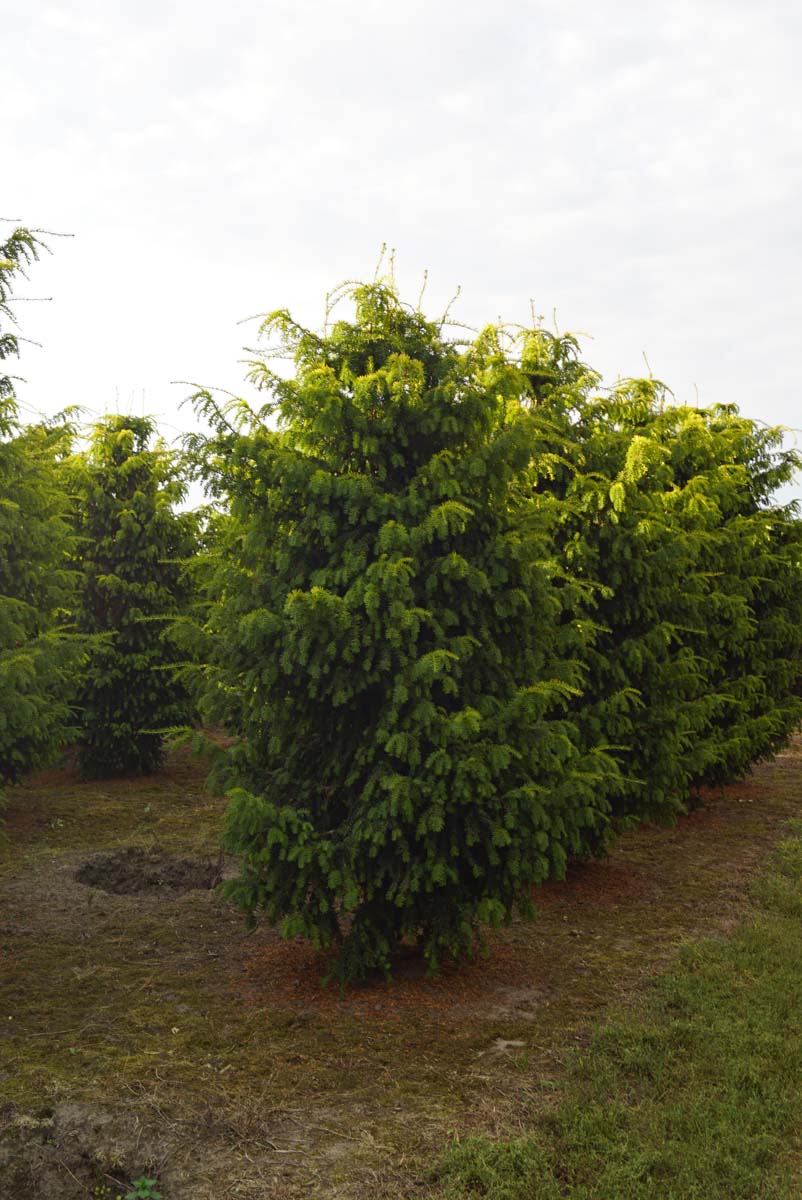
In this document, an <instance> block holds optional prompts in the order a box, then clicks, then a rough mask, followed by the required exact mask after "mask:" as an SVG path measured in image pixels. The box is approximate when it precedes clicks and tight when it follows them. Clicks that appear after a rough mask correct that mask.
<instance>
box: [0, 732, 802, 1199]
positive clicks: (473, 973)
mask: <svg viewBox="0 0 802 1200" xmlns="http://www.w3.org/2000/svg"><path fill="white" fill-rule="evenodd" d="M222 808H223V802H222V801H221V800H220V799H219V798H215V797H211V796H209V795H207V794H206V793H205V791H204V789H203V771H202V769H201V768H199V767H198V765H197V764H195V763H193V762H192V760H191V759H190V758H189V757H188V756H187V755H186V754H185V753H184V752H179V753H177V754H176V755H175V757H174V758H173V760H172V761H171V762H170V764H169V765H168V768H167V769H166V770H165V771H164V772H163V773H161V774H160V775H158V776H153V777H150V778H147V779H142V780H138V781H120V782H114V783H109V782H105V783H104V782H98V781H93V782H81V781H80V780H79V779H78V778H77V777H76V776H75V774H74V773H72V772H71V771H70V770H69V769H67V768H65V769H63V770H59V771H51V772H48V773H47V774H46V775H39V776H37V777H34V778H32V779H30V780H29V781H28V782H27V784H26V785H25V786H24V787H20V788H17V789H16V790H15V791H14V792H12V794H11V795H10V798H9V805H8V808H7V810H6V813H5V821H6V832H7V834H8V838H9V840H8V844H7V845H6V847H5V848H4V849H3V850H1V851H0V914H2V915H0V955H2V958H1V959H0V962H1V963H2V976H0V1038H2V1045H1V1046H0V1089H2V1095H3V1098H4V1100H7V1101H8V1103H9V1105H14V1106H15V1107H14V1108H13V1109H12V1108H11V1107H7V1108H6V1110H5V1112H6V1118H5V1119H6V1120H7V1121H9V1120H11V1119H12V1117H13V1115H14V1113H17V1114H18V1113H19V1112H27V1113H40V1114H41V1113H49V1112H51V1111H52V1110H53V1109H54V1108H55V1109H57V1110H58V1106H59V1105H62V1106H63V1105H64V1104H65V1103H67V1102H69V1103H77V1104H79V1105H85V1106H87V1111H94V1110H97V1111H98V1112H103V1113H105V1114H109V1113H111V1114H113V1116H114V1121H115V1125H114V1128H115V1130H116V1131H117V1132H116V1134H115V1136H116V1137H117V1141H118V1143H119V1144H120V1145H124V1148H125V1156H126V1169H127V1170H130V1172H134V1173H135V1172H136V1171H137V1170H139V1169H140V1167H142V1166H144V1165H145V1164H150V1165H152V1167H153V1169H154V1170H158V1171H159V1178H160V1180H161V1182H162V1184H163V1187H162V1190H163V1192H164V1195H165V1200H207V1198H209V1200H211V1198H212V1197H214V1198H215V1200H223V1198H224V1197H229V1196H230V1197H232V1198H233V1197H239V1198H240V1200H243V1198H244V1200H257V1197H258V1198H259V1200H261V1198H262V1197H264V1196H266V1195H270V1196H271V1197H276V1198H286V1200H292V1198H294V1197H296V1196H308V1195H310V1194H312V1195H315V1196H321V1197H326V1196H328V1197H335V1196H336V1197H357V1196H359V1197H365V1196H370V1197H377V1198H379V1197H388V1198H389V1197H391V1196H392V1197H399V1196H403V1195H413V1194H415V1188H416V1182H415V1181H416V1180H417V1179H419V1178H420V1177H421V1162H425V1161H426V1160H427V1159H428V1158H429V1157H430V1156H431V1155H432V1154H433V1153H434V1152H436V1151H437V1150H438V1149H439V1148H440V1147H441V1146H442V1145H443V1144H444V1142H445V1141H446V1140H448V1138H449V1137H450V1136H451V1135H452V1134H453V1133H454V1132H456V1133H458V1134H459V1135H460V1136H463V1135H465V1134H467V1133H470V1132H476V1131H487V1132H490V1133H502V1134H503V1135H504V1136H507V1137H509V1136H511V1135H513V1134H514V1133H515V1132H516V1131H517V1130H519V1129H522V1128H524V1126H525V1125H526V1123H527V1121H528V1120H529V1119H530V1117H531V1114H532V1113H533V1112H534V1111H536V1110H539V1109H541V1108H542V1106H543V1105H544V1104H548V1103H549V1097H550V1095H551V1091H552V1084H551V1081H552V1080H553V1079H554V1078H555V1077H556V1076H558V1075H559V1073H560V1071H561V1064H562V1061H563V1059H564V1057H565V1054H566V1052H567V1050H569V1048H570V1047H572V1046H574V1045H576V1044H577V1042H578V1041H579V1042H581V1041H582V1040H583V1039H584V1038H586V1036H587V1030H588V1025H589V1022H590V1021H591V1019H593V1018H598V1017H599V1016H600V1015H603V1014H604V1013H605V1012H606V1011H607V1010H608V1009H609V1008H611V1007H612V1008H614V1009H616V1010H619V1009H620V1008H621V1006H622V1005H623V1006H627V1005H629V1006H632V1005H637V1004H639V1003H640V1000H639V997H640V995H641V991H640V987H639V985H640V983H641V981H642V980H643V977H644V976H646V975H650V974H652V973H653V972H654V971H655V970H657V969H658V968H659V967H660V966H661V965H662V964H663V963H664V962H665V961H666V959H667V958H668V957H670V956H671V955H672V954H673V953H674V950H675V948H676V946H677V944H678V943H679V942H680V941H682V940H683V939H685V938H687V937H688V936H692V935H695V934H698V933H700V932H704V933H709V932H715V931H725V930H727V929H729V928H731V927H732V925H733V924H734V923H735V922H736V921H738V920H739V919H740V916H741V914H742V912H743V909H744V906H745V904H746V892H747V886H748V882H749V880H750V878H751V877H752V875H753V874H754V873H755V871H756V870H757V868H758V867H759V866H760V865H761V864H762V862H763V861H764V860H765V859H766V857H767V855H768V852H769V851H770V849H771V847H772V846H773V845H774V844H775V843H776V841H777V840H778V838H779V837H780V833H781V830H782V828H783V826H784V825H785V824H786V823H787V821H788V820H789V819H790V818H792V817H798V816H799V815H800V812H802V748H800V747H799V746H796V747H794V748H793V749H792V750H791V751H789V753H788V754H786V755H784V756H782V757H781V758H780V759H778V760H777V761H776V762H774V763H771V764H766V765H764V766H762V767H760V768H759V769H757V770H756V771H755V772H754V774H753V775H752V776H750V778H749V779H748V780H747V781H746V782H745V783H744V784H742V785H741V786H739V787H737V788H733V789H729V790H728V791H727V792H726V793H723V794H720V795H716V796H710V797H707V801H706V807H705V808H703V809H702V810H700V811H698V812H696V813H694V814H693V815H691V816H690V817H688V818H685V819H684V820H683V821H681V822H680V824H679V826H677V828H675V829H672V830H662V829H655V828H651V827H649V828H644V829H643V830H641V831H639V832H638V833H635V834H632V835H629V836H628V837H626V838H625V839H624V840H623V841H622V843H621V844H620V846H619V847H618V848H617V849H616V851H615V853H614V854H613V855H612V856H611V857H610V859H608V860H607V861H605V862H602V863H594V864H587V865H579V866H577V867H576V868H575V869H574V870H573V871H572V873H571V875H570V878H569V880H568V881H567V882H566V883H565V884H554V885H549V886H548V887H546V888H542V889H540V891H539V894H538V897H537V900H538V907H539V910H540V916H539V919H538V920H537V921H536V922H534V923H532V924H523V923H514V924H513V925H511V926H510V927H509V928H507V929H505V930H503V931H502V932H500V933H499V934H494V935H492V936H491V937H490V939H489V941H490V947H491V951H492V952H491V954H490V956H489V957H487V958H480V959H477V960H476V961H475V962H473V963H470V964H468V965H467V966H466V967H463V968H462V969H456V968H452V969H448V970H446V971H445V972H444V973H443V975H442V976H441V977H439V978H438V979H435V980H426V979H415V978H409V979H401V980H398V981H396V982H394V983H393V984H390V985H386V984H382V985H379V986H376V987H373V988H370V989H361V990H352V991H350V992H349V993H348V994H347V995H346V996H345V997H344V998H342V999H341V998H340V997H339V996H338V995H337V992H336V991H335V990H331V989H326V988H324V987H322V985H321V984H320V977H321V975H322V974H323V973H324V966H325V964H324V961H323V960H322V959H321V957H320V956H319V955H316V954H315V953H314V952H312V951H311V950H310V949H309V948H308V947H307V946H306V945H304V944H301V943H285V942H282V941H280V940H279V939H278V938H277V937H276V936H275V934H274V933H273V932H272V931H271V930H269V929H265V928H259V929H257V931H256V932H255V933H254V934H252V935H248V934H246V933H245V931H244V929H243V927H242V923H241V919H240V917H239V916H238V915H237V914H236V913H234V912H232V911H230V910H229V909H228V908H227V907H226V906H225V905H223V904H222V903H221V902H220V901H219V900H218V899H217V898H216V896H215V895H214V894H213V893H208V892H199V891H193V892H187V893H184V894H172V893H170V894H168V893H159V894H154V893H143V894H139V895H136V896H116V895H108V894H106V893H104V892H102V891H99V890H94V889H88V888H86V887H84V886H82V885H81V884H79V883H77V882H75V880H74V879H73V873H74V871H75V869H76V868H77V867H78V866H79V865H80V864H81V863H82V862H84V861H85V859H86V858H87V857H88V855H89V854H90V853H93V852H95V851H97V850H98V849H102V848H113V847H116V846H123V845H137V846H142V847H146V848H149V847H153V846H155V845H158V846H161V847H162V848H164V849H166V850H169V851H173V852H175V853H178V854H181V855H197V856H201V857H202V856H216V853H217V836H218V831H219V826H220V821H221V814H222ZM506 1042H512V1043H522V1045H520V1046H516V1045H512V1046H506V1047H504V1046H503V1045H502V1043H506ZM0 1111H2V1110H0ZM59 1111H60V1110H59ZM120 1130H122V1132H120ZM105 1136H106V1135H104V1134H102V1132H101V1133H100V1134H98V1146H97V1149H98V1153H99V1154H100V1155H101V1158H102V1157H103V1155H106V1157H107V1158H108V1154H109V1153H110V1152H109V1151H108V1148H107V1146H106V1145H105V1143H104V1137H105ZM106 1141H108V1138H106ZM131 1159H136V1161H128V1160H131ZM67 1165H68V1166H69V1163H68V1164H67ZM79 1175H80V1173H79ZM78 1182H79V1183H80V1179H79V1181H78ZM77 1186H78V1184H76V1185H73V1184H72V1183H71V1182H70V1179H69V1177H68V1176H65V1182H64V1187H63V1190H62V1191H61V1192H60V1193H59V1200H72V1194H73V1193H71V1192H70V1188H71V1187H72V1188H74V1187H77ZM81 1186H82V1185H81ZM31 1194H32V1195H34V1194H36V1193H31ZM44 1194H45V1193H42V1195H44ZM84 1194H85V1193H83V1192H81V1191H80V1190H74V1195H75V1196H76V1197H79V1196H83V1195H84ZM86 1194H88V1195H91V1191H90V1192H89V1193H86ZM15 1200H16V1198H15ZM20 1200H25V1198H24V1197H20Z"/></svg>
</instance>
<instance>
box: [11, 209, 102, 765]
mask: <svg viewBox="0 0 802 1200" xmlns="http://www.w3.org/2000/svg"><path fill="white" fill-rule="evenodd" d="M41 248H42V243H41V241H40V240H39V239H38V238H37V236H36V235H35V234H34V233H32V232H31V231H29V230H27V229H15V230H13V232H12V233H11V234H10V236H9V237H8V238H7V239H6V241H5V242H4V243H0V786H2V784H3V783H8V782H10V781H13V780H16V779H18V778H19V777H20V775H22V774H24V773H25V772H27V771H30V770H31V769H32V768H34V767H36V766H39V765H41V764H43V763H45V762H47V761H48V760H49V759H51V758H52V757H53V756H54V755H55V754H56V753H57V751H58V749H59V747H60V746H61V744H62V742H63V741H64V740H65V738H67V737H68V736H69V733H70V729H71V725H72V710H71V704H70V702H71V698H72V695H73V692H74V682H73V681H74V676H75V673H76V672H77V670H78V667H79V663H80V659H81V655H82V653H83V647H82V643H81V641H80V639H77V638H75V637H74V636H71V635H70V633H69V631H68V630H67V629H65V628H64V617H65V610H66V608H67V606H68V605H69V603H70V598H71V591H72V584H71V575H70V571H69V553H70V547H71V534H70V527H69V523H68V520H67V516H68V511H69V500H68V497H67V492H66V489H65V482H64V479H63V477H62V470H61V460H62V459H63V457H64V454H65V453H66V451H67V449H68V447H69V438H70V429H69V426H68V424H66V423H65V422H63V421H61V420H59V419H57V420H56V421H54V422H51V423H49V424H48V423H46V422H40V423H34V424H31V425H29V426H27V427H23V425H22V424H21V423H20V420H19V409H18V403H17V396H16V389H15V380H14V378H13V377H12V376H11V375H10V374H8V373H7V371H6V369H5V363H6V362H7V361H8V360H9V359H12V358H15V357H17V355H18V353H19V341H20V339H19V334H18V333H17V327H16V323H15V320H14V313H13V310H12V303H13V296H14V287H15V284H16V283H17V282H18V280H19V277H20V276H23V277H24V274H25V267H26V266H27V265H28V264H30V263H32V262H33V261H34V260H35V259H36V258H37V257H38V254H39V251H40V249H41Z"/></svg>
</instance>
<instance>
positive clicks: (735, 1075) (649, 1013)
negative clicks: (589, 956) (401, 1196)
mask: <svg viewBox="0 0 802 1200" xmlns="http://www.w3.org/2000/svg"><path fill="white" fill-rule="evenodd" d="M753 898H754V906H755V907H754V911H753V912H752V913H751V915H750V917H749V919H748V920H747V921H746V922H745V923H744V924H743V925H742V926H741V927H740V928H738V929H737V930H736V932H734V933H733V934H732V935H731V936H730V937H728V938H726V939H708V940H705V941H699V942H695V943H692V944H687V945H685V946H684V947H683V949H682V951H681V953H680V957H679V961H678V964H677V966H676V968H675V969H674V970H672V971H670V972H668V973H666V974H663V975H661V976H660V977H658V978H657V979H656V980H655V981H654V982H653V984H652V986H651V987H650V989H649V990H648V993H647V996H646V998H645V1000H644V1002H643V1004H642V1006H641V1007H640V1008H639V1010H638V1011H637V1012H634V1013H632V1014H629V1015H626V1016H624V1017H621V1018H619V1019H618V1020H616V1021H614V1022H611V1023H610V1024H608V1025H606V1026H605V1027H604V1028H602V1029H601V1030H599V1031H598V1032H597V1033H596V1034H595V1036H594V1037H593V1039H592V1041H591V1042H590V1045H589V1046H588V1048H587V1049H586V1050H584V1051H583V1052H581V1053H577V1054H575V1055H574V1057H573V1058H572V1060H571V1062H570V1064H569V1067H568V1070H567V1073H566V1074H565V1076H564V1077H563V1078H562V1080H561V1082H560V1084H559V1085H558V1087H557V1088H556V1090H555V1091H554V1092H552V1094H551V1100H550V1102H549V1103H548V1105H543V1106H541V1108H540V1110H539V1112H538V1113H537V1115H536V1116H535V1117H534V1119H533V1123H532V1127H531V1129H530V1131H529V1132H527V1133H526V1134H525V1135H524V1136H518V1137H516V1138H514V1139H511V1140H508V1141H493V1140H492V1139H490V1138H488V1137H486V1136H481V1137H474V1138H470V1139H468V1140H466V1141H463V1142H461V1143H457V1144H454V1145H452V1146H451V1147H450V1149H449V1150H448V1151H447V1152H446V1153H445V1154H444V1155H443V1156H442V1158H441V1160H440V1162H439V1163H438V1165H437V1167H436V1169H435V1172H434V1179H433V1185H434V1186H433V1192H432V1195H435V1196H438V1197H442V1200H446V1198H448V1200H457V1198H460V1200H466V1198H469V1197H470V1198H472V1197H479V1196H481V1197H485V1198H486V1200H566V1198H570V1200H622V1197H626V1200H647V1198H648V1200H696V1198H698V1200H719V1198H720V1200H747V1198H748V1200H758V1198H760V1200H792V1198H797V1197H799V1195H800V1183H799V1135H800V1133H801V1132H802V1002H801V1001H800V997H802V826H796V827H795V828H794V830H793V836H791V837H790V838H788V839H787V840H785V841H784V842H782V843H781V845H780V846H779V848H778V852H777V855H776V857H775V860H774V862H773V864H772V869H771V871H770V872H769V873H767V874H765V875H763V876H762V877H761V878H760V879H759V880H758V881H757V883H756V884H755V886H754V889H753Z"/></svg>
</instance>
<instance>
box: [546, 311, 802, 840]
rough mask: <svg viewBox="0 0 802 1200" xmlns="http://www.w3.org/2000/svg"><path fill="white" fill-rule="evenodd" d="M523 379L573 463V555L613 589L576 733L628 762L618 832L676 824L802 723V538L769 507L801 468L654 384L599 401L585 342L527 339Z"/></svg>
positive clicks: (729, 414)
mask: <svg viewBox="0 0 802 1200" xmlns="http://www.w3.org/2000/svg"><path fill="white" fill-rule="evenodd" d="M544 363H545V364H547V365H548V368H549V369H548V370H545V371H544V369H543V364H544ZM523 367H524V369H526V370H527V371H528V372H529V373H530V378H532V379H533V387H534V388H535V390H536V392H537V394H538V400H539V405H540V409H541V411H542V412H543V413H544V415H548V417H549V419H550V420H552V421H553V422H554V424H555V426H556V427H558V428H560V429H561V430H562V437H563V442H564V445H565V447H566V456H567V459H568V460H569V461H567V462H566V463H565V464H564V466H563V469H562V470H561V471H560V472H558V473H556V475H555V477H554V480H553V482H552V486H553V488H554V491H555V494H556V495H557V496H558V498H559V499H560V501H561V502H562V503H561V519H560V530H559V534H558V539H557V541H558V552H559V554H560V556H561V557H562V558H563V560H564V561H565V564H566V567H567V568H569V569H570V570H572V571H574V572H575V573H577V574H578V575H579V576H580V578H587V579H592V580H596V581H598V582H599V583H600V584H601V585H602V586H601V587H600V588H599V589H597V590H596V591H595V592H594V593H593V595H594V606H593V608H592V610H591V611H592V615H593V617H594V619H595V620H596V621H597V622H598V624H599V625H600V626H601V627H602V630H603V632H602V633H601V634H600V636H599V637H598V638H597V639H596V641H595V643H594V645H593V646H592V647H591V648H590V649H589V652H588V657H587V666H588V670H587V676H586V682H585V690H584V695H583V699H582V701H581V703H580V705H579V708H578V720H579V723H580V725H581V727H582V729H583V731H584V732H585V735H586V737H588V738H589V739H591V740H594V739H597V738H598V737H599V736H603V737H604V738H605V739H606V740H608V741H609V742H610V743H612V744H614V745H617V746H620V747H621V748H622V751H623V753H622V766H623V769H622V772H621V774H620V775H619V776H618V777H617V778H612V777H611V778H610V779H609V780H608V782H609V783H610V784H611V786H612V791H611V793H610V800H611V803H612V805H613V811H614V813H615V815H616V818H617V820H618V822H619V823H625V822H626V821H628V820H632V819H637V820H641V819H643V818H645V817H649V818H659V819H666V818H670V817H671V816H672V815H673V814H674V813H676V812H677V811H678V810H681V808H682V806H683V805H684V803H685V802H686V801H687V800H688V798H689V795H690V793H691V790H692V789H693V788H694V787H695V785H697V784H698V783H701V782H708V783H709V782H720V781H722V780H726V779H732V778H735V777H737V776H739V775H741V774H742V773H743V772H744V770H745V769H746V768H747V767H748V765H749V764H750V763H751V762H753V761H755V760H756V759H758V758H760V757H764V756H765V755H767V754H769V753H773V752H775V751H776V750H777V749H779V748H781V747H782V746H783V745H784V744H786V742H787V740H788V738H789V736H790V734H791V732H792V731H793V729H794V728H795V727H797V726H798V724H799V722H800V720H802V703H800V692H801V691H802V688H801V686H800V685H801V684H802V619H801V618H802V591H800V588H802V571H801V570H800V560H801V559H802V555H800V536H801V535H802V526H801V525H800V522H799V521H798V520H797V519H796V514H795V511H794V508H793V506H786V507H781V506H776V505H772V503H771V498H772V495H773V493H774V492H775V490H776V489H777V488H778V487H779V486H781V485H782V484H784V483H787V482H788V481H789V480H790V479H791V478H792V477H793V475H794V473H795V471H796V469H797V468H798V465H799V459H798V456H797V455H796V454H794V453H793V452H789V451H784V450H783V449H782V431H780V430H777V429H766V428H764V427H762V426H759V425H757V424H756V423H755V422H753V421H750V420H748V419H746V418H742V417H740V416H739V415H738V413H737V410H736V409H735V408H734V407H733V406H717V407H715V408H713V409H710V410H706V409H693V408H688V407H679V406H675V405H670V404H669V403H668V398H667V395H666V389H665V388H664V387H663V386H662V385H660V384H659V383H657V382H655V381H653V380H631V381H628V382H626V383H624V384H621V385H619V386H618V387H617V388H615V389H614V390H613V391H612V392H611V393H609V394H607V395H603V394H599V390H598V383H599V380H598V377H597V376H596V375H595V374H594V373H593V372H591V371H589V370H588V369H587V368H584V367H583V366H582V364H581V363H580V362H579V360H578V355H577V353H576V343H575V342H573V340H572V339H570V338H551V337H550V336H549V335H547V334H545V333H543V332H541V331H537V332H536V333H535V334H531V335H529V336H528V338H527V342H526V344H525V347H524V354H523Z"/></svg>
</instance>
